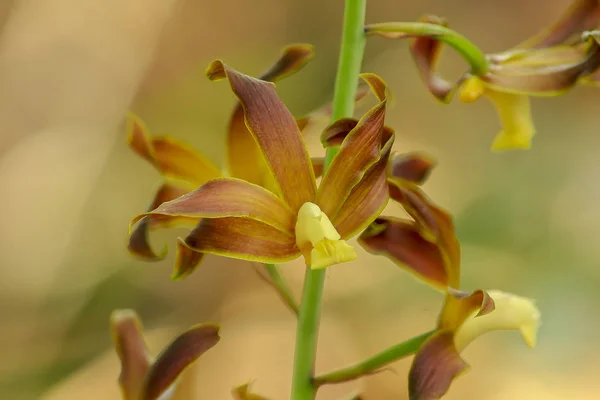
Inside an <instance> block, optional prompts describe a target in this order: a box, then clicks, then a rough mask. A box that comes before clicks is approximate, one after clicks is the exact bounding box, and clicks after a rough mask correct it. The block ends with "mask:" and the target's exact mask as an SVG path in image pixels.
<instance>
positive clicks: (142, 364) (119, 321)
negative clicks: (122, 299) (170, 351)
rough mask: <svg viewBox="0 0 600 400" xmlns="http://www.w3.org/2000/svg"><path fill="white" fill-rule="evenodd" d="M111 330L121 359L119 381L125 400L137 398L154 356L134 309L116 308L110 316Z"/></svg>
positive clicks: (135, 399)
mask: <svg viewBox="0 0 600 400" xmlns="http://www.w3.org/2000/svg"><path fill="white" fill-rule="evenodd" d="M110 330H111V336H112V339H113V342H114V346H115V349H116V351H117V355H118V356H119V360H120V361H121V375H120V376H119V383H120V385H121V391H122V393H123V398H124V399H125V400H137V399H138V396H139V393H140V390H141V388H142V385H143V382H144V377H145V376H146V373H147V372H148V370H149V369H150V364H151V363H152V356H151V355H150V353H149V351H148V348H147V347H146V343H145V342H144V336H143V329H142V324H141V322H140V319H139V317H138V316H137V314H136V313H135V311H133V310H115V311H113V313H112V314H111V316H110Z"/></svg>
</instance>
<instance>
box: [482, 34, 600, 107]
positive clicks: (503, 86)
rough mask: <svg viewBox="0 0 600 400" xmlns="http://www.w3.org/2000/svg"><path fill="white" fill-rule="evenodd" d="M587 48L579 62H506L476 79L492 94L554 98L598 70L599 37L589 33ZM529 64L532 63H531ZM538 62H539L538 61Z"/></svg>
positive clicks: (599, 64) (599, 61)
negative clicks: (504, 93)
mask: <svg viewBox="0 0 600 400" xmlns="http://www.w3.org/2000/svg"><path fill="white" fill-rule="evenodd" d="M584 39H585V41H586V43H587V44H586V46H585V47H583V48H582V49H583V50H582V53H581V54H582V55H581V57H580V58H579V59H576V60H573V59H569V60H565V62H561V63H554V64H549V63H548V62H545V63H542V62H540V63H531V62H529V63H523V62H516V63H514V64H511V63H510V62H505V63H503V64H501V65H497V66H492V68H491V69H490V72H489V73H487V74H485V75H482V76H480V77H479V78H480V79H481V80H482V81H483V82H484V83H485V86H486V87H487V88H489V90H490V91H491V92H507V93H513V94H529V95H535V96H553V95H556V94H561V93H564V92H565V91H567V90H569V89H570V88H571V87H573V86H574V85H575V84H576V83H577V81H578V80H579V79H581V78H584V77H586V76H588V75H590V74H593V73H594V72H595V71H597V70H598V69H599V68H600V44H599V43H598V41H599V40H600V34H599V33H597V32H595V33H589V34H587V35H586V36H585V37H584ZM530 61H531V60H530ZM539 61H541V60H539Z"/></svg>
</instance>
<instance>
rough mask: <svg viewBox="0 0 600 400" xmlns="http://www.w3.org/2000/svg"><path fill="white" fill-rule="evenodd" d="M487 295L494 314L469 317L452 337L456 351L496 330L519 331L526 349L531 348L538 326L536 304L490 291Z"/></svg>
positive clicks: (534, 341) (514, 296) (503, 293)
mask: <svg viewBox="0 0 600 400" xmlns="http://www.w3.org/2000/svg"><path fill="white" fill-rule="evenodd" d="M488 294H489V296H490V298H492V299H493V301H494V304H495V309H494V311H493V312H491V313H489V314H486V315H482V316H477V317H476V316H474V315H471V316H470V317H469V318H467V319H466V320H465V321H464V322H463V323H462V325H461V326H460V328H458V330H457V331H456V334H455V343H456V346H457V348H458V349H459V351H462V349H464V348H465V347H466V346H467V345H468V344H469V343H471V342H472V341H473V340H474V339H476V338H477V337H479V336H481V335H483V334H484V333H486V332H490V331H496V330H518V331H519V332H520V333H521V336H522V337H523V340H524V341H525V343H526V344H527V346H529V347H534V346H535V344H536V338H537V331H538V329H539V326H540V324H541V322H540V311H539V309H538V308H537V306H536V305H535V302H534V301H533V300H531V299H528V298H525V297H521V296H517V295H514V294H511V293H505V292H501V291H496V290H490V291H488Z"/></svg>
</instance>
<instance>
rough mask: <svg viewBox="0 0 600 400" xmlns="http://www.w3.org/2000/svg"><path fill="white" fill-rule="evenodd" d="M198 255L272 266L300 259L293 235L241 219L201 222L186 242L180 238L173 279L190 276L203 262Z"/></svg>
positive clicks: (251, 220)
mask: <svg viewBox="0 0 600 400" xmlns="http://www.w3.org/2000/svg"><path fill="white" fill-rule="evenodd" d="M190 250H192V251H193V252H191V251H190ZM194 252H195V253H194ZM196 253H198V254H196ZM199 253H208V254H215V255H219V256H224V257H230V258H238V259H242V260H248V261H257V262H265V263H273V264H278V263H282V262H286V261H291V260H293V259H295V258H298V257H299V256H300V250H299V249H298V247H297V246H296V238H295V237H294V236H293V234H289V233H288V232H283V231H281V230H279V229H277V228H275V227H273V226H271V225H268V224H265V223H263V222H260V221H257V220H255V219H250V218H240V217H226V218H214V219H202V220H201V221H200V222H199V223H198V225H197V226H196V228H194V230H192V232H191V233H190V234H189V235H188V236H187V237H186V238H185V240H181V239H180V240H179V244H178V256H177V263H176V264H175V271H174V273H173V279H181V278H182V277H185V276H187V275H189V274H190V273H191V272H192V271H193V269H194V268H195V267H196V266H197V264H198V262H199V261H200V260H199V259H197V258H198V257H201V256H200V255H199Z"/></svg>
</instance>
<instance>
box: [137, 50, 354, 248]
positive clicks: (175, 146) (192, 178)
mask: <svg viewBox="0 0 600 400" xmlns="http://www.w3.org/2000/svg"><path fill="white" fill-rule="evenodd" d="M313 57H314V49H313V47H312V46H311V45H308V44H296V45H290V46H287V47H285V48H284V49H283V51H282V54H281V56H280V58H279V59H278V60H277V61H276V62H275V64H274V65H273V66H272V67H270V68H269V69H268V70H267V71H266V72H265V73H263V74H262V75H261V79H263V80H267V81H272V82H275V81H278V80H279V79H282V78H284V77H286V76H290V75H292V74H294V73H295V72H297V71H299V70H300V69H302V68H303V67H304V66H305V65H306V64H307V63H308V61H310V60H311V59H312V58H313ZM361 93H362V94H360V95H363V96H364V94H365V93H366V92H365V91H364V90H363V91H362V92H361ZM326 111H327V110H325V112H326ZM322 113H323V110H319V111H316V112H313V113H311V114H309V115H308V116H306V117H304V118H300V119H298V120H297V123H298V126H299V128H300V129H303V128H305V127H306V126H307V125H308V124H309V122H311V121H313V120H314V119H315V118H318V117H319V116H320V114H322ZM127 122H128V129H127V131H128V135H127V138H128V143H129V146H130V147H131V148H132V149H133V151H135V152H136V153H137V154H138V155H140V156H141V157H142V158H144V159H145V160H147V161H148V162H150V163H151V164H152V165H153V166H154V167H155V168H156V169H157V170H158V171H159V172H160V174H161V175H162V177H163V181H164V182H163V183H162V184H161V186H160V188H159V189H158V191H157V193H156V195H155V196H154V199H153V201H152V203H151V205H150V207H149V209H148V211H151V210H154V209H155V208H157V207H158V206H159V205H161V204H162V203H164V202H165V201H169V200H173V199H176V198H177V197H179V196H182V195H184V194H186V193H189V192H191V191H192V190H194V189H196V188H197V187H198V186H200V185H202V184H204V183H206V182H208V181H209V180H211V179H214V178H217V177H220V176H222V173H221V171H220V169H219V168H217V167H216V166H215V165H213V164H212V163H211V162H210V161H209V160H208V159H207V158H206V157H205V156H204V155H203V154H202V153H200V152H198V151H197V150H196V149H194V148H193V147H191V146H189V145H188V144H186V143H183V142H181V141H179V140H177V139H175V138H173V137H170V136H154V137H153V136H152V135H151V134H150V132H149V130H148V128H147V127H146V125H145V124H144V122H143V121H142V120H141V119H140V118H139V117H137V116H135V115H133V114H130V115H129V116H128V121H127ZM261 162H262V161H261V159H260V152H259V150H258V148H257V146H256V144H255V143H254V140H253V139H252V136H251V135H250V133H249V132H248V130H247V128H246V125H245V124H244V114H243V110H242V107H241V105H240V104H238V105H236V107H235V108H234V110H233V113H232V115H231V118H230V121H229V128H228V133H227V171H226V172H227V173H228V174H229V175H231V176H234V177H238V178H241V179H244V180H247V181H249V182H251V183H255V184H257V185H264V184H265V182H264V177H265V176H266V174H265V172H264V170H265V168H261V167H262V166H261ZM322 164H323V161H322V159H313V165H314V168H315V172H320V169H321V167H322ZM185 222H186V219H185V218H182V219H180V220H174V219H172V218H171V219H165V218H159V217H156V216H153V217H148V218H144V219H143V220H142V221H140V223H139V224H138V225H137V227H136V229H135V230H134V231H133V233H132V234H131V236H130V238H129V246H128V248H129V251H130V252H131V253H132V254H134V255H136V256H138V257H141V258H143V259H146V260H160V259H162V258H164V256H165V255H166V251H163V252H162V254H156V253H155V252H154V250H153V249H152V247H151V246H150V242H149V231H150V230H152V229H156V228H159V227H168V226H170V225H177V224H179V223H185ZM165 250H166V249H165Z"/></svg>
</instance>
